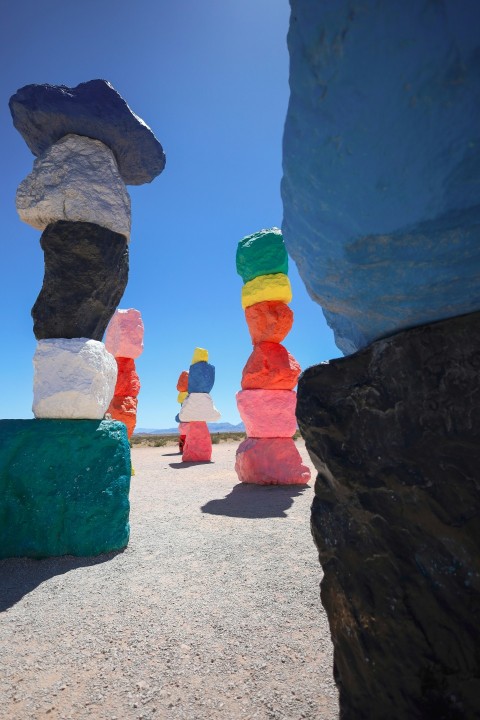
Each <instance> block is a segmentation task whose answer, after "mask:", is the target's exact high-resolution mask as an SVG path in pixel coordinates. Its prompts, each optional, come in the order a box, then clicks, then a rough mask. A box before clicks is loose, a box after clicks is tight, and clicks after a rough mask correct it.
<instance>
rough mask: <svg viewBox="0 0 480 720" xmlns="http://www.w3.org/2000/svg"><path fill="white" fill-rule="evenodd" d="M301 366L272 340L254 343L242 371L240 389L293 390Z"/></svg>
mask: <svg viewBox="0 0 480 720" xmlns="http://www.w3.org/2000/svg"><path fill="white" fill-rule="evenodd" d="M300 373H301V368H300V365H299V364H298V362H297V361H296V360H295V358H294V357H293V355H291V354H290V353H289V352H288V350H287V349H286V348H285V347H283V345H280V344H279V343H274V342H262V343H259V344H258V345H254V348H253V352H252V354H251V355H250V357H249V358H248V360H247V364H246V365H245V367H244V368H243V373H242V390H253V389H258V388H265V389H270V390H293V388H294V387H295V385H296V384H297V380H298V376H299V375H300Z"/></svg>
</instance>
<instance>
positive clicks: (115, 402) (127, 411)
mask: <svg viewBox="0 0 480 720" xmlns="http://www.w3.org/2000/svg"><path fill="white" fill-rule="evenodd" d="M137 406H138V399H137V398H136V397H129V396H124V395H114V396H113V398H112V400H111V402H110V405H109V406H108V410H107V412H108V413H109V415H110V416H111V417H112V419H113V420H118V422H122V423H125V425H126V426H127V435H128V437H129V438H131V437H132V435H133V431H134V430H135V425H136V422H137Z"/></svg>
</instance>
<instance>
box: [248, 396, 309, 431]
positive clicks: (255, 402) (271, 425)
mask: <svg viewBox="0 0 480 720" xmlns="http://www.w3.org/2000/svg"><path fill="white" fill-rule="evenodd" d="M236 398H237V406H238V412H239V413H240V417H241V418H242V420H243V422H244V424H245V430H246V432H247V435H248V437H249V438H288V437H289V438H291V437H293V435H294V434H295V432H296V430H297V421H296V418H295V406H296V401H297V394H296V393H295V392H293V391H292V390H241V391H240V392H238V393H237V395H236Z"/></svg>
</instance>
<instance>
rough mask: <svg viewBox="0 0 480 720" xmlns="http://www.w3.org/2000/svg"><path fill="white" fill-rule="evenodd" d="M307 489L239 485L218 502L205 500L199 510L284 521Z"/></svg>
mask: <svg viewBox="0 0 480 720" xmlns="http://www.w3.org/2000/svg"><path fill="white" fill-rule="evenodd" d="M308 487H310V486H309V485H246V484H245V483H239V484H238V485H235V486H234V487H233V488H232V491H231V492H230V493H229V494H228V495H226V496H225V497H224V498H222V499H218V500H209V501H208V502H207V503H206V504H205V505H202V507H201V508H200V509H201V511H202V512H204V513H208V514H209V515H225V516H227V517H239V518H252V519H260V518H269V517H280V518H286V517H287V514H286V510H288V508H289V507H291V506H292V505H293V501H294V499H295V498H296V497H298V496H299V495H301V494H302V493H303V492H305V490H306V489H307V488H308Z"/></svg>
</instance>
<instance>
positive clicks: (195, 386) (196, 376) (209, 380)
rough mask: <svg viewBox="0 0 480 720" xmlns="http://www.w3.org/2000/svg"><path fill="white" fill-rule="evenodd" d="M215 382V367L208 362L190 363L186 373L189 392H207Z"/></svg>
mask: <svg viewBox="0 0 480 720" xmlns="http://www.w3.org/2000/svg"><path fill="white" fill-rule="evenodd" d="M214 384H215V367H214V366H213V365H210V363H207V362H204V361H203V360H202V361H200V362H196V363H194V364H193V365H190V372H189V375H188V392H189V393H209V392H210V390H211V389H212V388H213V386H214Z"/></svg>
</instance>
